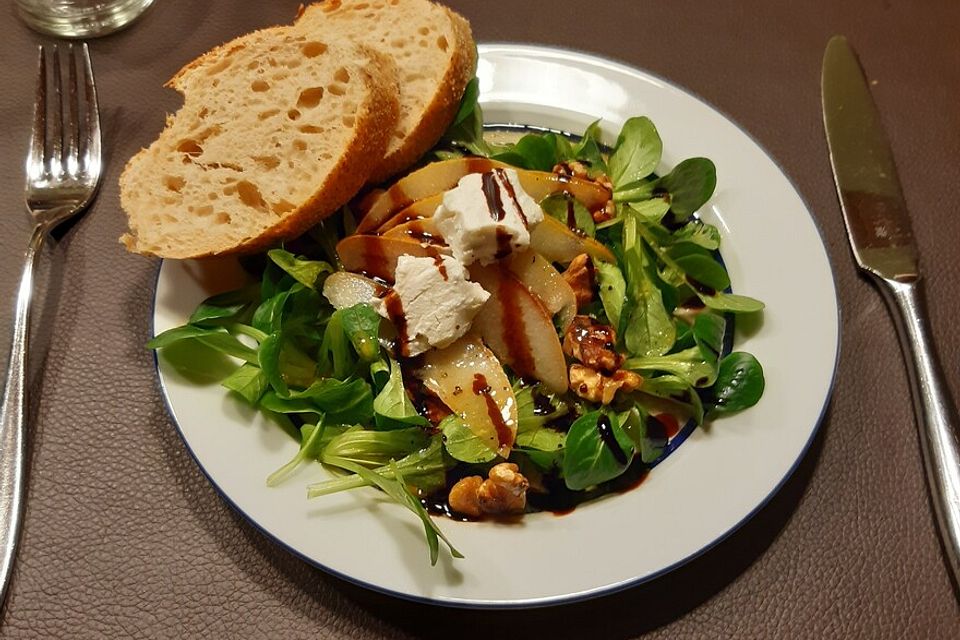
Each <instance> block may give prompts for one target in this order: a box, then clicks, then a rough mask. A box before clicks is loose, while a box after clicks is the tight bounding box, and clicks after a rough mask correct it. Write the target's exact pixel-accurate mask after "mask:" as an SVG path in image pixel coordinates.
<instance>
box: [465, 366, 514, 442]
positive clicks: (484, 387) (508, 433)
mask: <svg viewBox="0 0 960 640" xmlns="http://www.w3.org/2000/svg"><path fill="white" fill-rule="evenodd" d="M473 393H474V395H478V396H483V400H484V402H485V403H486V405H487V416H488V417H489V418H490V422H492V423H493V428H494V429H496V431H497V443H498V444H499V445H500V446H507V447H512V446H513V430H512V429H511V428H510V427H508V426H507V423H506V421H505V420H504V419H503V414H501V413H500V407H499V406H498V405H497V401H496V400H495V399H494V397H493V389H491V388H490V383H489V382H487V378H486V376H484V375H483V374H482V373H475V374H473Z"/></svg>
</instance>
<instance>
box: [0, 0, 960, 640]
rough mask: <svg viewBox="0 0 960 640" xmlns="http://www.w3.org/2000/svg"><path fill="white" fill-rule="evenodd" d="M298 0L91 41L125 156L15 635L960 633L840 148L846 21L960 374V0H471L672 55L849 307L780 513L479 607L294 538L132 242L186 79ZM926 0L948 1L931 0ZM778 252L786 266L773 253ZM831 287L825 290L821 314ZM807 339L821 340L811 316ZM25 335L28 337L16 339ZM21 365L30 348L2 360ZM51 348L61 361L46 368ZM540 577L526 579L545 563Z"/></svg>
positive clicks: (484, 26)
mask: <svg viewBox="0 0 960 640" xmlns="http://www.w3.org/2000/svg"><path fill="white" fill-rule="evenodd" d="M11 4H12V3H6V6H5V7H4V8H3V9H2V11H3V15H4V18H3V20H2V22H0V79H2V83H0V86H2V87H3V91H0V193H2V194H3V201H4V207H3V212H2V215H0V300H5V301H7V302H6V303H4V304H2V305H0V327H3V328H6V327H8V326H9V323H10V317H11V314H12V303H11V302H10V301H11V300H12V297H13V291H14V287H15V282H16V279H17V276H18V274H19V269H20V255H21V251H22V249H23V247H25V245H26V242H27V238H28V232H29V227H28V220H27V217H26V216H25V215H24V214H23V213H22V211H21V204H20V193H21V187H22V158H23V156H24V153H25V150H26V142H27V137H28V130H29V123H30V105H31V102H32V90H33V65H34V57H35V51H34V45H35V44H36V43H37V42H39V41H40V40H41V38H40V37H39V36H37V35H36V34H34V33H32V32H30V31H28V30H27V29H26V28H25V27H24V26H22V25H21V24H20V23H19V22H18V21H17V20H16V19H15V18H14V16H13V14H12V7H11ZM297 4H298V2H297V0H284V1H279V0H277V1H274V2H255V1H253V0H243V1H241V0H233V1H230V0H205V1H203V2H192V1H188V0H158V2H157V3H156V5H155V6H154V7H153V8H152V9H151V10H150V12H149V13H148V14H147V15H146V16H144V18H143V19H142V21H140V22H139V23H138V24H136V25H135V26H133V27H132V28H131V29H129V30H127V31H124V32H122V33H119V34H116V35H114V36H111V37H109V38H105V39H102V40H98V41H94V42H92V44H91V49H92V52H93V56H94V64H95V67H96V72H97V82H98V86H99V90H100V95H101V104H102V110H103V121H104V125H105V131H106V140H105V145H106V146H105V148H106V154H107V175H106V179H105V181H104V186H103V189H102V192H101V194H100V197H99V199H98V200H97V202H96V204H95V206H94V207H93V208H92V210H91V211H90V212H89V213H88V214H87V215H86V217H84V218H83V219H82V220H81V221H80V222H79V223H78V224H76V225H75V226H74V227H73V228H72V229H70V230H69V231H68V232H67V233H66V234H65V237H64V238H63V239H62V240H61V241H60V243H59V245H57V246H56V247H55V248H53V249H52V250H50V251H47V252H46V255H45V257H44V259H43V261H42V264H43V265H44V269H43V275H42V282H43V283H44V284H45V286H46V288H47V289H48V290H49V292H50V293H51V294H56V297H55V298H54V297H52V296H51V298H50V299H49V300H50V301H49V302H48V303H47V304H46V305H41V306H40V307H39V308H38V312H37V316H38V318H37V320H38V321H40V323H41V324H42V326H43V329H42V330H41V331H40V332H39V334H38V335H39V337H38V339H36V340H35V342H34V345H35V347H37V348H38V353H43V352H45V353H46V359H45V362H44V363H42V364H43V367H42V376H40V375H38V376H36V377H35V379H34V380H35V381H34V384H33V386H32V391H33V406H34V408H35V413H34V416H33V419H32V422H31V424H32V429H31V452H32V454H31V477H30V488H29V498H28V506H27V511H26V519H25V527H24V532H23V537H22V541H21V548H20V553H19V558H18V561H17V565H16V570H15V573H14V577H13V584H12V587H11V591H10V595H9V598H8V601H7V604H6V608H5V610H4V613H3V616H2V623H0V624H2V626H0V634H2V635H3V636H5V637H11V638H13V637H16V638H53V637H63V638H113V637H149V638H193V637H231V638H233V637H236V638H248V637H249V638H255V637H278V638H279V637H283V638H301V637H304V638H305V637H311V638H394V637H417V636H426V637H437V638H440V637H444V638H449V637H471V638H472V637H476V638H485V639H490V638H502V637H518V638H519V637H551V638H592V637H612V638H634V637H638V636H641V635H644V634H649V635H650V636H651V637H670V638H691V639H692V638H725V637H738V638H775V637H776V638H958V637H960V615H958V613H960V610H958V606H957V602H956V600H955V598H954V591H953V587H952V585H951V582H950V580H949V578H948V573H947V570H946V567H945V564H944V562H943V560H942V557H941V549H940V546H939V543H938V538H937V535H936V530H935V527H934V523H933V519H932V516H931V512H930V509H929V500H928V496H927V491H926V488H925V483H924V479H923V474H922V467H921V460H920V455H919V449H918V446H917V444H918V443H917V436H916V429H915V427H914V418H913V414H912V410H911V405H910V397H909V394H908V387H907V380H906V375H905V372H904V368H903V366H902V361H901V355H900V351H899V348H898V345H897V343H896V337H895V334H894V329H893V324H892V322H891V320H890V318H889V317H888V315H887V313H886V310H885V308H884V306H883V304H882V301H881V299H880V296H879V295H878V293H877V291H876V290H875V289H874V288H873V287H872V286H871V285H870V284H869V283H868V282H866V281H865V280H863V279H862V278H860V277H859V276H858V275H857V272H856V270H855V269H854V266H853V263H852V260H851V258H850V254H849V250H848V248H847V245H846V239H845V236H844V231H843V225H842V221H841V217H840V212H839V208H838V205H837V201H836V196H835V193H834V190H833V185H832V178H831V175H830V169H829V163H828V159H827V153H826V146H825V143H824V138H823V133H822V125H821V116H820V97H819V74H820V63H821V56H822V53H823V48H824V46H825V44H826V42H827V39H828V38H829V36H831V35H833V34H835V33H843V34H846V35H847V36H848V37H849V38H850V40H851V41H852V43H853V44H854V46H855V47H856V48H857V49H858V51H859V53H860V55H861V58H862V59H863V60H864V64H865V65H866V66H867V68H868V70H869V73H870V76H871V78H872V79H873V80H874V81H875V85H874V87H873V89H874V92H875V95H876V98H877V101H878V103H879V106H880V109H881V111H882V113H883V118H884V121H885V123H886V124H887V126H888V128H889V130H890V134H891V137H892V140H893V147H894V152H895V155H896V157H897V160H898V164H899V168H900V173H901V177H902V179H903V183H904V190H905V193H906V199H907V202H908V203H909V206H910V208H911V210H912V212H913V214H914V216H915V223H914V228H915V232H916V236H917V241H918V243H919V246H920V249H921V253H922V256H923V258H922V259H923V264H924V267H925V270H926V274H927V280H926V288H927V292H928V297H929V301H930V314H931V323H932V327H933V330H934V333H935V340H936V342H937V344H938V346H939V350H940V353H941V356H942V360H943V363H944V365H945V369H946V373H947V379H948V383H949V386H950V389H951V391H952V392H953V395H954V397H957V396H960V381H958V368H960V365H958V362H960V324H958V323H956V320H955V319H956V315H955V314H958V313H960V296H958V295H957V292H958V290H960V259H958V258H960V250H958V240H957V239H958V238H960V216H958V215H957V212H958V211H960V186H958V185H960V173H958V169H957V166H958V165H957V158H958V157H960V116H958V113H960V111H958V109H957V105H958V104H960V75H958V72H957V70H958V69H960V48H958V47H957V45H956V29H957V25H958V24H960V3H957V2H954V1H951V0H938V1H934V0H929V1H927V2H923V3H914V2H911V1H908V0H843V1H839V2H838V1H836V0H810V1H808V2H771V1H770V0H738V1H737V2H733V1H720V2H702V1H697V0H674V1H673V2H651V1H646V0H644V1H637V0H622V1H599V2H592V3H591V2H582V3H581V2H572V1H566V0H527V1H525V2H511V1H510V0H485V1H484V2H470V1H468V0H458V1H451V2H450V4H451V5H452V6H453V7H454V8H456V9H457V10H459V11H461V12H462V13H463V14H464V15H466V16H467V17H468V18H469V19H470V20H471V22H472V24H473V28H474V31H475V34H476V36H477V37H478V39H479V40H483V41H517V42H537V43H547V44H552V45H559V46H563V47H568V48H574V49H582V50H586V51H590V52H595V53H599V54H603V55H606V56H610V57H613V58H617V59H620V60H623V61H626V62H628V63H631V64H633V65H636V66H639V67H642V68H644V69H647V70H649V71H652V72H654V73H656V74H658V75H660V76H663V77H665V78H668V79H670V80H671V81H673V82H675V83H677V84H679V85H681V86H683V87H686V88H687V89H689V90H691V91H692V92H694V93H696V94H698V95H700V96H702V97H703V98H704V99H705V100H707V101H708V102H710V103H711V104H713V105H715V106H716V107H717V108H719V109H720V110H721V111H723V112H724V113H726V114H727V115H729V116H730V117H731V118H733V119H734V120H735V121H736V122H738V123H740V124H741V125H742V126H743V127H744V129H745V130H746V131H748V132H749V133H750V134H751V135H753V136H754V137H755V138H756V139H757V140H758V141H759V142H760V143H761V145H763V146H764V147H765V148H766V149H767V150H768V151H769V152H770V154H771V155H772V156H773V158H775V159H776V161H777V162H778V163H779V164H780V166H781V167H783V169H784V171H785V172H786V173H787V175H788V176H789V177H790V178H791V179H792V180H793V182H794V184H795V185H796V186H797V188H798V190H799V191H800V193H801V194H802V196H803V197H804V199H805V200H806V202H807V204H808V205H809V207H810V209H811V210H812V212H813V215H814V216H815V218H816V219H817V221H818V223H819V225H820V227H821V229H822V230H823V234H824V238H825V241H826V244H827V248H828V251H829V254H830V258H831V260H832V262H833V265H834V269H835V273H836V278H837V283H838V287H839V291H840V303H841V307H842V313H843V323H842V344H843V354H842V357H841V360H840V367H839V371H838V373H837V384H836V389H835V393H834V396H833V401H832V403H831V405H830V410H829V412H828V414H827V417H826V419H825V421H824V422H823V425H822V428H821V431H820V434H819V436H818V437H817V439H816V441H815V442H814V444H813V447H812V449H811V450H810V452H809V453H808V455H807V456H806V458H805V459H804V461H803V463H802V465H801V466H800V468H799V469H798V470H797V472H796V473H795V474H794V476H793V477H792V478H791V480H790V481H789V482H788V483H787V484H786V486H785V487H784V488H783V489H782V490H781V491H780V492H779V493H778V494H777V495H776V496H775V497H774V498H773V500H772V501H771V502H770V503H769V505H768V506H767V507H766V508H764V509H763V510H762V511H761V512H760V513H759V514H758V515H757V516H756V517H755V518H753V519H752V520H751V521H750V522H749V523H747V524H746V525H745V526H744V527H743V528H742V529H741V530H739V531H738V532H737V533H735V534H734V535H733V536H732V537H730V538H729V539H728V540H726V541H725V542H723V543H721V544H720V545H719V546H717V547H716V548H714V549H713V550H712V551H710V552H708V553H707V554H706V555H704V556H703V557H701V558H699V559H697V560H695V561H693V562H691V563H690V564H688V565H686V566H685V567H682V568H681V569H679V570H677V571H674V572H673V573H671V574H669V575H667V576H664V577H662V578H660V579H658V580H656V581H654V582H652V583H649V584H647V585H644V586H640V587H638V588H634V589H631V590H628V591H626V592H623V593H620V594H616V595H613V596H609V597H605V598H602V599H600V600H596V601H593V602H588V603H581V604H575V605H570V606H566V607H562V608H553V609H545V610H534V611H513V612H471V611H458V610H449V609H443V608H438V607H430V606H425V605H414V604H409V603H406V602H402V601H399V600H394V599H392V598H390V597H386V596H382V595H378V594H374V593H371V592H368V591H365V590H363V589H360V588H358V587H354V586H351V585H348V584H346V583H344V582H342V581H340V580H338V579H335V578H332V577H330V576H328V575H326V574H324V573H323V572H321V571H318V570H316V569H313V568H312V567H310V566H308V565H306V564H305V563H303V562H302V561H300V560H298V559H296V558H294V557H293V556H291V555H289V554H288V553H286V552H285V551H283V550H282V549H280V548H278V547H277V546H275V545H274V544H272V543H271V542H269V541H267V540H266V539H265V538H264V537H263V536H261V535H260V534H259V533H258V532H257V531H256V530H254V529H253V528H252V527H251V526H250V525H249V524H247V522H246V521H245V520H244V519H243V518H242V517H240V516H238V515H236V514H235V513H234V512H233V511H231V509H230V508H229V507H228V506H227V505H226V504H225V503H224V502H223V501H222V500H221V499H220V498H219V497H218V496H217V494H216V493H215V492H214V490H213V489H212V488H211V487H210V485H209V484H208V483H207V481H206V480H205V479H204V477H203V476H202V475H201V473H200V471H199V470H198V468H197V466H196V465H195V464H194V462H193V460H192V459H191V458H190V457H189V456H188V454H187V453H186V451H185V449H184V447H183V446H182V444H181V442H180V440H179V438H178V437H177V435H176V432H175V430H174V428H173V425H172V423H171V420H170V418H169V417H168V415H167V412H166V410H165V407H164V404H163V401H162V399H161V395H160V392H159V389H158V386H157V381H156V373H155V370H154V365H153V358H152V356H151V354H150V353H148V352H147V351H146V350H145V349H144V348H143V344H144V342H145V341H146V339H147V338H148V336H149V331H150V314H151V300H152V295H153V286H154V279H155V277H156V271H157V262H156V261H152V260H147V259H144V258H140V257H137V256H132V255H128V254H127V253H126V252H125V251H124V250H123V249H122V248H121V247H120V245H119V244H118V243H117V240H116V239H117V237H118V236H119V235H120V233H121V231H122V229H123V226H124V223H123V220H122V218H121V214H120V212H119V210H118V198H117V186H116V183H117V177H118V174H119V172H120V170H121V167H122V166H123V163H124V161H125V160H126V158H127V157H129V156H130V155H131V154H132V153H134V152H135V151H136V150H137V149H138V148H140V147H141V146H142V145H145V144H147V143H148V142H149V141H150V140H151V139H152V138H153V136H155V134H156V133H157V132H158V131H159V129H160V128H161V126H162V114H163V113H164V111H169V110H173V109H174V108H175V107H176V105H177V98H176V96H175V94H173V92H171V91H167V90H164V89H162V88H161V84H162V83H163V82H164V81H165V80H166V79H167V78H169V77H170V76H171V75H172V74H173V73H174V72H175V71H176V70H177V69H178V68H179V67H180V66H181V65H182V64H183V63H185V62H187V61H188V60H190V59H192V58H193V57H195V56H196V55H197V54H198V53H200V52H202V51H204V50H206V49H208V48H209V47H211V46H213V45H215V44H218V43H220V42H221V41H223V40H226V39H228V38H231V37H233V36H235V35H238V34H240V33H243V32H246V31H249V30H252V29H254V28H257V27H261V26H264V25H267V24H271V23H276V22H283V21H286V20H288V19H289V18H290V17H291V16H292V15H293V13H294V11H295V9H296V6H297ZM919 5H922V6H923V8H922V10H920V9H919ZM771 268H777V266H776V265H771ZM815 312H816V310H814V309H811V313H815ZM796 338H797V339H798V340H803V339H804V337H803V336H796ZM8 344H9V335H8V332H7V331H6V330H4V331H2V332H0V347H2V353H3V354H5V353H6V347H7V345H8ZM2 357H3V361H4V362H5V360H6V357H5V355H4V356H2ZM36 369H38V370H39V369H40V366H39V363H38V366H37V367H36ZM523 578H524V577H523V576H519V575H518V576H516V579H517V580H522V579H523Z"/></svg>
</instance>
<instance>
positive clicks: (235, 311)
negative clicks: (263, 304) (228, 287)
mask: <svg viewBox="0 0 960 640" xmlns="http://www.w3.org/2000/svg"><path fill="white" fill-rule="evenodd" d="M259 293H260V288H259V286H258V285H256V284H251V285H248V286H246V287H243V288H241V289H236V290H234V291H228V292H226V293H221V294H218V295H215V296H211V297H209V298H207V299H206V300H204V301H203V302H201V303H200V305H199V306H197V308H196V309H195V310H194V312H193V313H192V314H191V315H190V319H189V320H187V324H193V325H217V324H221V323H222V321H224V320H232V319H234V318H235V317H237V316H239V315H241V314H242V313H243V311H244V310H246V309H247V308H249V307H250V305H251V304H253V303H255V302H256V301H257V300H258V299H259V295H258V294H259Z"/></svg>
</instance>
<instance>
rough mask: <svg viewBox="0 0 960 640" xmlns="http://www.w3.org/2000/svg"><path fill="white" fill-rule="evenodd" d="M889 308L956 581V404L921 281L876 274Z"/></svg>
mask: <svg viewBox="0 0 960 640" xmlns="http://www.w3.org/2000/svg"><path fill="white" fill-rule="evenodd" d="M878 280H880V285H881V286H880V290H881V291H882V292H883V294H884V297H885V298H886V300H887V303H888V305H889V306H890V309H891V311H893V312H894V313H893V316H894V320H895V322H896V325H897V333H898V334H899V336H900V346H901V349H902V350H903V356H904V359H905V360H906V362H907V370H908V373H909V377H910V387H911V392H912V395H913V406H914V411H915V413H916V417H917V427H918V429H919V435H920V448H921V450H922V452H923V463H924V467H925V468H926V473H927V485H928V487H929V489H930V499H931V501H932V502H933V510H934V512H935V513H936V516H937V524H938V526H939V528H940V536H941V538H942V542H943V547H944V551H945V552H946V556H947V561H948V564H949V567H950V570H951V572H952V574H953V580H954V584H955V585H958V586H960V436H958V430H957V429H958V427H960V421H958V419H957V409H956V406H955V405H954V404H953V402H952V401H951V399H950V394H949V392H948V391H947V388H946V385H945V384H944V379H943V371H942V370H941V368H940V364H939V362H938V360H937V355H936V351H935V350H934V347H933V341H932V340H931V339H930V330H929V327H928V326H927V313H926V308H925V305H924V300H923V293H922V290H921V289H920V282H919V281H913V282H898V281H895V280H888V279H884V278H878Z"/></svg>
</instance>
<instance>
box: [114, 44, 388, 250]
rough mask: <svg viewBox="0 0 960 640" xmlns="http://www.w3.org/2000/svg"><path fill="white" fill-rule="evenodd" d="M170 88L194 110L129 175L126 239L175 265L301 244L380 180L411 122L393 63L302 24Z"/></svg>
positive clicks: (124, 195)
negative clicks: (404, 121) (397, 136)
mask: <svg viewBox="0 0 960 640" xmlns="http://www.w3.org/2000/svg"><path fill="white" fill-rule="evenodd" d="M169 85H170V86H171V87H173V88H175V89H176V90H178V91H180V92H181V93H182V94H183V96H184V104H183V107H181V108H180V110H179V111H177V113H176V114H175V115H173V116H171V117H168V120H167V127H166V128H165V129H164V130H163V132H162V133H161V134H160V137H159V138H158V139H157V140H156V141H155V142H154V143H153V144H152V145H150V147H149V148H147V149H144V150H143V151H141V152H140V153H139V154H137V155H136V156H134V157H133V158H132V159H131V160H130V162H129V163H128V164H127V167H126V169H125V170H124V172H123V175H122V176H121V178H120V196H121V204H122V206H123V209H124V210H125V211H126V212H127V215H128V219H129V227H130V231H129V233H127V234H125V235H124V236H123V237H122V238H121V241H122V242H123V243H124V244H125V245H126V246H127V248H128V249H129V250H131V251H134V252H138V253H143V254H148V255H156V256H161V257H167V258H196V257H205V256H212V255H221V254H228V253H249V252H254V251H257V250H261V249H264V248H266V247H268V246H270V245H271V244H274V243H276V242H277V241H279V240H281V239H284V238H289V237H293V236H296V235H299V234H300V233H302V232H303V231H305V230H306V229H308V228H309V227H310V226H312V225H314V224H316V223H317V222H318V221H319V220H320V219H322V218H323V217H324V216H326V215H329V214H330V213H331V212H333V211H335V210H336V209H338V208H339V207H340V206H342V205H343V204H344V203H346V202H347V201H348V200H349V199H350V198H351V197H352V196H353V195H354V194H355V193H356V192H357V190H358V189H360V187H362V186H363V185H364V184H365V183H366V182H368V181H369V180H370V178H371V175H372V173H373V171H374V170H377V169H378V168H379V167H380V161H381V159H382V158H383V154H384V151H385V149H386V148H387V145H388V144H389V143H390V142H391V139H390V137H391V134H392V131H393V129H394V126H395V124H396V122H397V118H398V115H399V102H398V97H399V91H398V85H397V73H396V67H395V65H394V64H393V62H392V59H391V58H390V57H389V56H385V55H383V54H381V53H379V52H377V51H376V50H374V49H372V48H370V47H366V46H362V45H360V46H358V45H354V44H352V43H350V42H349V41H347V40H345V39H344V38H342V37H337V36H336V35H335V34H330V37H329V38H327V37H324V36H323V34H320V33H317V34H316V35H311V34H307V33H306V32H305V31H304V30H303V29H299V28H298V29H295V28H292V27H275V28H271V29H264V30H261V31H257V32H254V33H251V34H248V35H246V36H243V37H241V38H238V39H237V40H234V41H232V42H229V43H227V44H225V45H222V46H221V47H218V48H216V49H214V50H213V51H211V52H209V53H207V54H205V55H204V56H202V57H201V58H198V59H197V60H196V61H194V62H193V63H191V64H189V65H187V66H186V67H184V69H183V70H181V72H180V73H178V74H177V75H176V76H175V77H174V78H173V79H172V80H171V81H170V83H169Z"/></svg>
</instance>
